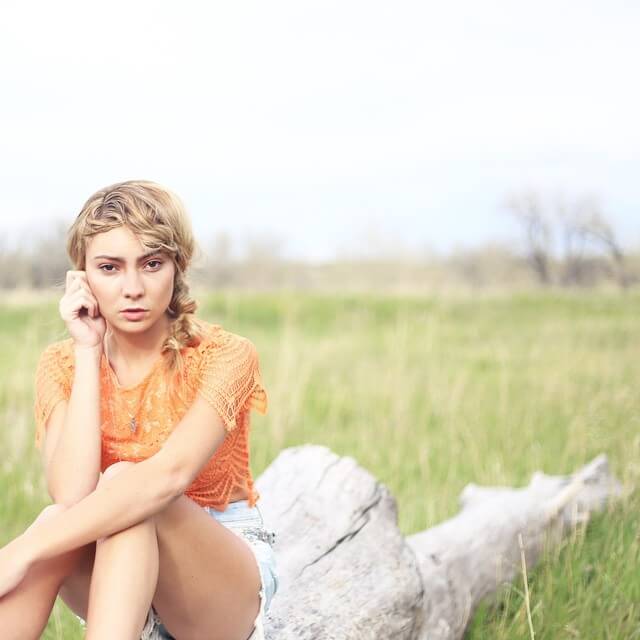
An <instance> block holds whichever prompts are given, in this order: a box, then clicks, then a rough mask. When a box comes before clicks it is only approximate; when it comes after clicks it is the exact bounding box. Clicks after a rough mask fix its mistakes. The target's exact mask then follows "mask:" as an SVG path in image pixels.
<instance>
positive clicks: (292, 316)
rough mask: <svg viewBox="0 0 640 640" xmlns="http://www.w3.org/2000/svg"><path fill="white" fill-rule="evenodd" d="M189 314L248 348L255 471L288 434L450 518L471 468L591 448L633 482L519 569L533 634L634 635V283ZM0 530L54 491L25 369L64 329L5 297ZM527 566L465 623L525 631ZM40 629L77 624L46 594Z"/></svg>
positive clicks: (284, 299)
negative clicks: (254, 403) (257, 376)
mask: <svg viewBox="0 0 640 640" xmlns="http://www.w3.org/2000/svg"><path fill="white" fill-rule="evenodd" d="M200 301H201V303H200V309H199V311H198V313H199V315H201V316H202V317H205V318H206V319H208V320H211V321H214V322H218V323H220V324H222V325H223V326H224V327H225V328H227V329H229V330H231V331H234V332H236V333H240V334H242V335H246V336H248V337H249V338H251V340H252V341H253V342H254V343H255V344H256V345H257V347H258V351H259V353H260V359H261V367H262V372H263V377H264V381H265V385H266V387H267V391H268V393H269V401H270V409H269V413H268V415H267V416H264V417H263V416H260V415H258V414H254V416H253V420H252V425H253V426H252V436H251V465H252V469H253V472H254V476H255V477H258V476H259V475H260V473H261V472H262V471H263V470H264V469H265V467H266V466H268V464H269V463H270V462H271V461H272V460H273V459H274V458H275V457H276V456H277V455H278V452H279V451H281V450H282V449H283V448H285V447H289V446H296V445H300V444H302V443H318V444H323V445H326V446H328V447H330V448H331V449H332V450H333V451H335V452H336V453H338V454H341V455H349V456H352V457H354V458H355V459H356V460H357V461H358V462H359V463H360V464H361V465H362V466H364V467H365V468H367V469H368V470H370V471H371V472H372V473H373V474H374V475H375V476H376V477H377V478H378V479H379V480H380V481H382V482H384V483H385V484H386V485H387V486H388V487H389V488H390V490H391V492H392V493H393V494H394V495H395V496H396V498H397V501H398V506H399V523H398V524H399V527H400V529H401V530H402V531H403V532H404V533H405V534H409V533H413V532H416V531H420V530H422V529H425V528H427V527H431V526H433V525H434V524H436V523H438V522H440V521H442V520H444V519H446V518H449V517H451V516H452V515H454V514H455V513H456V512H457V510H458V505H457V497H458V495H459V493H460V491H461V490H462V488H463V487H464V486H465V484H466V483H468V482H471V481H473V482H477V483H479V484H491V485H494V484H505V485H512V486H515V485H522V484H525V483H527V482H528V481H529V478H530V476H531V474H532V473H533V472H534V471H535V470H538V469H539V470H542V471H544V472H546V473H552V474H565V473H568V472H571V471H572V470H574V469H576V468H577V467H579V466H581V465H583V464H584V463H585V462H587V461H588V460H590V459H591V458H593V457H594V456H595V455H596V454H598V453H600V452H602V451H604V452H606V453H607V455H608V456H609V460H610V463H611V466H612V470H613V472H614V473H615V475H616V476H617V477H618V478H619V479H620V480H621V481H622V482H623V483H624V484H625V486H626V487H627V489H628V493H630V497H629V498H628V499H627V500H625V501H624V502H623V503H621V504H618V505H612V506H611V508H609V509H608V510H607V512H606V513H605V514H602V515H600V516H598V517H596V518H594V519H593V520H592V522H591V523H589V525H588V526H587V527H586V528H579V529H577V530H576V531H575V532H574V534H573V535H572V536H570V537H569V538H567V540H566V541H565V542H564V543H563V544H562V545H560V547H558V548H556V549H554V550H553V551H550V552H549V553H547V554H545V556H544V557H543V558H542V561H541V562H540V564H539V565H538V566H537V567H536V568H533V569H532V568H530V567H529V568H527V569H528V584H527V587H528V595H529V606H530V609H531V624H532V627H533V630H534V632H535V637H536V638H537V639H541V638H549V639H551V638H554V639H556V638H611V639H613V638H615V639H622V638H624V639H627V638H640V604H638V603H639V602H640V578H639V577H638V571H637V567H638V561H639V557H638V556H639V554H640V537H639V531H640V529H639V527H640V517H639V515H638V514H639V513H640V509H639V507H640V497H639V493H638V492H637V491H636V490H635V487H636V485H637V481H638V477H639V476H640V463H639V460H640V413H639V411H638V408H639V400H638V397H639V396H638V387H639V384H638V383H639V382H640V370H639V368H638V362H639V360H640V359H639V356H640V353H639V351H640V350H639V348H638V347H639V345H640V329H639V327H638V321H637V318H638V316H639V312H640V296H638V295H637V294H634V295H628V296H620V295H617V294H569V293H562V294H553V293H548V294H526V295H525V294H522V295H507V296H498V295H495V296H491V297H485V298H479V297H464V296H461V297H446V296H440V297H437V298H418V297H402V298H399V297H376V296H373V295H364V294H362V295H360V294H352V295H340V296H318V295H314V296H303V295H299V294H295V295H294V294H287V293H274V294H259V295H258V294H253V295H248V294H242V295H240V294H233V293H225V294H216V295H214V294H210V295H205V296H204V297H201V298H200ZM0 327H1V333H0V341H1V344H2V350H1V351H0V375H1V380H2V385H1V388H0V416H1V422H0V426H1V432H0V444H1V445H2V450H3V452H4V456H3V460H2V463H1V467H0V490H1V495H2V496H3V498H2V501H1V502H0V521H1V522H2V530H1V531H0V544H5V543H6V542H7V541H8V540H9V539H11V538H12V537H14V536H16V535H18V534H19V533H20V532H22V531H23V530H24V529H25V528H26V526H28V524H29V523H30V522H31V521H32V520H33V519H34V518H35V516H36V515H37V513H38V512H39V511H40V509H42V507H43V506H44V505H45V504H47V503H48V502H49V500H48V496H47V493H46V490H45V487H44V483H43V479H42V472H41V467H40V463H39V460H38V457H37V455H36V452H35V451H34V449H33V444H32V442H33V428H34V427H33V418H32V401H33V388H32V386H33V374H34V371H35V364H36V361H37V357H38V355H39V353H40V351H41V350H42V349H43V348H44V346H45V345H46V344H47V343H49V342H51V341H53V340H58V339H61V338H64V337H66V334H65V333H64V326H63V324H62V322H61V321H60V320H59V319H58V315H57V300H55V299H50V300H48V301H43V302H37V303H25V304H22V305H11V306H4V307H2V308H1V309H0ZM524 593H525V589H524V585H523V582H522V579H520V580H519V581H518V580H516V581H515V582H514V584H513V585H512V586H511V587H509V588H508V589H505V591H504V592H503V593H501V594H499V596H498V598H497V599H496V600H495V601H493V602H487V603H485V604H483V605H482V606H481V607H480V609H479V610H478V611H477V613H476V615H475V617H474V619H473V621H472V624H471V627H470V629H469V632H468V634H467V636H468V638H470V639H473V640H477V639H481V638H496V639H507V638H508V639H509V640H512V639H518V638H523V639H524V638H529V637H530V629H529V622H528V620H527V611H526V606H525V598H524ZM44 637H45V638H65V639H67V638H80V637H81V634H80V632H79V629H78V627H77V625H76V622H75V618H73V616H72V615H71V613H70V612H69V611H68V609H67V608H66V606H65V605H64V604H63V603H62V602H61V601H60V600H58V602H57V604H56V607H55V608H54V612H53V615H52V617H51V620H50V622H49V626H48V628H47V633H46V635H45V636H44Z"/></svg>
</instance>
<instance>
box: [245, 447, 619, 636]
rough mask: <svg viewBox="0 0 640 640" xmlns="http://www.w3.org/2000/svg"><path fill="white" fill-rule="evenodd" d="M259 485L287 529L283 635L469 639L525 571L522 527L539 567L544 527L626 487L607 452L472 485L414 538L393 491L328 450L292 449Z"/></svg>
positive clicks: (273, 623) (278, 608)
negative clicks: (490, 603)
mask: <svg viewBox="0 0 640 640" xmlns="http://www.w3.org/2000/svg"><path fill="white" fill-rule="evenodd" d="M256 485H257V487H258V490H259V491H260V493H261V494H262V497H261V500H260V508H261V511H262V513H263V515H264V518H265V523H266V525H267V527H268V528H271V529H272V530H274V531H275V532H276V534H277V539H276V542H275V546H274V549H275V553H276V559H277V563H278V570H279V574H280V587H279V590H278V593H277V595H276V597H275V598H274V600H273V602H272V605H271V609H270V610H269V612H268V613H267V614H266V616H265V634H266V637H267V639H273V640H275V639H276V638H277V639H278V640H289V639H291V640H305V639H307V638H309V639H311V638H313V639H317V640H333V639H335V640H351V639H354V640H356V639H357V640H368V639H369V638H372V639H374V638H375V639H376V640H384V639H387V638H393V639H394V640H402V639H405V638H406V639H411V640H418V639H427V638H428V639H429V640H436V639H437V640H445V639H446V640H452V639H454V638H461V637H462V635H463V633H464V630H465V627H466V626H467V623H468V622H469V620H470V618H471V615H472V613H473V611H474V609H475V607H476V606H477V605H478V604H479V602H480V601H481V600H482V599H483V598H484V597H486V596H489V595H490V594H493V593H495V592H496V590H497V589H498V587H499V586H500V585H501V584H502V583H505V582H509V581H511V580H512V579H513V578H514V577H515V576H516V575H517V574H518V573H519V572H520V571H521V552H520V547H519V542H518V534H521V536H522V541H523V547H524V556H525V561H526V565H527V568H530V567H531V566H532V565H533V564H534V563H535V562H536V560H537V558H538V556H539V554H540V551H541V550H542V548H543V544H544V541H545V533H551V534H552V535H551V536H549V537H548V538H546V539H547V540H550V541H553V540H558V539H559V537H560V536H562V534H563V533H564V532H566V530H567V529H568V528H569V527H571V525H572V523H575V522H576V521H584V520H585V519H588V517H589V514H590V513H591V512H593V511H597V510H600V509H602V508H603V507H604V506H605V504H606V502H607V500H608V499H609V498H611V497H613V496H618V495H620V493H621V487H620V484H619V483H618V482H617V481H616V480H615V479H613V478H612V477H611V475H610V474H609V471H608V465H607V459H606V457H605V456H604V455H600V456H598V457H597V458H595V459H594V460H593V461H592V462H591V463H589V464H588V465H586V466H585V467H583V468H582V469H580V470H579V471H578V472H576V473H574V474H573V475H572V476H547V475H545V474H543V473H539V472H536V473H535V474H533V477H532V479H531V482H530V483H529V485H528V486H527V487H524V488H518V489H512V488H506V487H479V486H476V485H474V484H470V485H468V486H467V487H465V489H464V490H463V492H462V494H461V496H460V501H461V507H462V509H461V512H460V513H459V514H458V515H456V516H455V517H453V518H451V519H450V520H447V521H445V522H443V523H441V524H439V525H437V526H435V527H432V528H430V529H427V530H425V531H423V532H420V533H416V534H413V535H410V536H407V537H405V536H403V535H402V533H401V532H400V531H399V530H398V527H397V505H396V501H395V499H394V498H393V496H392V495H391V494H390V493H389V491H388V490H387V489H386V487H385V486H384V485H382V484H381V483H379V482H378V481H377V480H376V479H375V478H374V477H373V476H372V475H371V474H370V473H368V472H367V471H366V470H365V469H363V468H361V467H360V466H358V464H357V463H356V462H355V460H354V459H353V458H350V457H339V456H337V455H335V454H334V453H333V452H332V451H330V450H329V449H327V448H326V447H322V446H315V445H306V446H301V447H295V448H289V449H286V450H284V451H282V452H281V453H280V455H279V456H278V457H277V458H276V460H275V461H274V462H273V463H272V464H271V465H270V466H269V467H268V468H267V469H266V470H265V472H264V473H263V474H262V475H261V476H260V477H259V478H257V480H256ZM425 499H428V497H426V498H425Z"/></svg>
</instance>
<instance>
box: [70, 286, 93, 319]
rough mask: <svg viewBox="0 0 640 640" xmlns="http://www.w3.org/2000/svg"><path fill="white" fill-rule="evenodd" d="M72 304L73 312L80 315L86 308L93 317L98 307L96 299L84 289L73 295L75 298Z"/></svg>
mask: <svg viewBox="0 0 640 640" xmlns="http://www.w3.org/2000/svg"><path fill="white" fill-rule="evenodd" d="M70 304H71V309H72V311H74V312H76V313H78V314H79V313H80V310H81V309H82V308H83V307H84V308H85V309H86V310H87V312H88V313H89V315H91V316H92V317H93V313H94V310H95V308H96V306H97V302H96V299H95V298H94V297H93V296H92V295H90V294H88V293H87V292H86V291H84V290H83V289H79V290H78V291H76V292H75V293H74V294H73V298H72V300H70Z"/></svg>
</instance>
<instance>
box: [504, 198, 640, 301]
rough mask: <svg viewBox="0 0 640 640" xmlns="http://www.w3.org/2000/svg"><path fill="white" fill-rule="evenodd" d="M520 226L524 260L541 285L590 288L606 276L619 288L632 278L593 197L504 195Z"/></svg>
mask: <svg viewBox="0 0 640 640" xmlns="http://www.w3.org/2000/svg"><path fill="white" fill-rule="evenodd" d="M506 208H507V210H508V211H509V212H510V213H511V215H512V216H513V217H514V218H515V219H516V221H517V222H518V223H519V224H520V226H521V228H522V231H523V235H524V239H525V252H526V257H527V260H528V263H529V265H530V267H531V269H532V270H533V273H534V274H535V276H536V278H537V280H538V281H539V282H540V284H542V285H550V284H552V283H554V282H556V283H559V284H562V285H569V286H571V285H578V286H590V285H594V284H596V283H597V282H598V281H599V280H602V279H603V278H609V279H611V280H614V281H615V282H617V284H618V285H619V286H620V287H622V288H623V289H624V288H627V287H629V286H630V285H631V284H633V283H634V282H637V273H633V272H632V270H631V266H630V264H628V261H627V257H626V256H625V252H624V251H623V249H622V245H621V243H620V240H619V238H618V237H617V236H616V233H615V231H614V229H613V227H612V225H611V224H610V222H609V221H607V219H606V216H605V214H604V213H603V211H602V208H601V206H600V204H599V202H598V200H597V199H596V198H595V197H593V196H588V197H583V198H581V199H577V200H574V201H568V200H567V199H566V198H564V197H562V196H560V195H559V196H556V197H555V198H554V199H553V200H552V201H551V202H548V201H547V202H545V201H544V200H543V198H542V196H541V195H540V194H539V193H537V192H535V191H523V192H520V193H516V194H513V195H511V196H509V197H508V198H507V201H506Z"/></svg>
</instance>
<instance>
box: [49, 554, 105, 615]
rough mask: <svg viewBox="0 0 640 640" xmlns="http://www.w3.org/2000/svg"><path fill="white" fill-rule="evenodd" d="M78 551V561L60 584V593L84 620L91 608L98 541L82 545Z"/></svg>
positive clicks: (66, 602) (65, 601) (70, 607)
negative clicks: (90, 600) (90, 588)
mask: <svg viewBox="0 0 640 640" xmlns="http://www.w3.org/2000/svg"><path fill="white" fill-rule="evenodd" d="M77 551H78V554H79V555H78V560H77V563H76V564H75V565H74V568H73V570H72V571H71V573H70V574H69V575H68V576H67V577H66V578H65V580H64V582H63V583H62V585H61V586H60V590H59V591H58V595H59V596H60V598H61V599H62V600H63V601H64V603H65V604H66V605H67V606H68V607H69V609H71V611H73V613H75V614H76V615H77V616H80V617H81V618H82V619H83V621H84V620H86V619H87V611H88V609H89V587H90V586H91V574H92V573H93V561H94V559H95V556H96V543H95V542H92V543H91V544H88V545H86V546H84V547H80V548H79V549H78V550H77Z"/></svg>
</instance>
